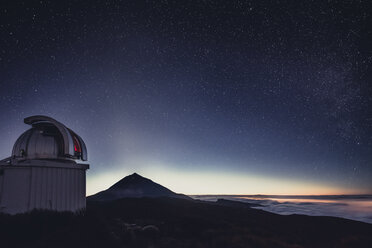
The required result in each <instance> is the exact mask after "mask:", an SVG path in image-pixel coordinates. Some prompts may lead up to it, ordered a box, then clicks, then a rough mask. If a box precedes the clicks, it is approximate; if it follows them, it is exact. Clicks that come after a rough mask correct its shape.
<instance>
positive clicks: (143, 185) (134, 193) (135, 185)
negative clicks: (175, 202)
mask: <svg viewBox="0 0 372 248" xmlns="http://www.w3.org/2000/svg"><path fill="white" fill-rule="evenodd" d="M142 197H150V198H156V197H171V198H181V199H191V198H190V197H188V196H186V195H183V194H177V193H175V192H173V191H171V190H169V189H167V188H166V187H164V186H162V185H160V184H158V183H155V182H153V181H152V180H150V179H148V178H145V177H142V176H140V175H138V174H137V173H133V174H132V175H129V176H126V177H124V178H123V179H121V180H120V181H118V182H117V183H115V184H114V185H112V186H111V187H110V188H108V189H107V190H104V191H101V192H98V193H97V194H95V195H91V196H89V197H88V198H87V200H89V201H112V200H117V199H122V198H142Z"/></svg>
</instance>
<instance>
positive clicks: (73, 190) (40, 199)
mask: <svg viewBox="0 0 372 248" xmlns="http://www.w3.org/2000/svg"><path fill="white" fill-rule="evenodd" d="M43 163H45V162H44V161H40V162H39V163H37V162H36V163H35V162H34V163H32V164H28V165H23V166H16V167H15V166H2V167H1V172H0V212H4V213H9V214H15V213H23V212H28V211H31V210H33V209H47V210H54V211H72V212H77V211H79V210H83V209H84V208H85V204H86V203H85V191H86V189H85V185H86V178H85V170H86V169H87V167H88V165H86V164H64V165H63V166H61V165H54V166H53V163H51V162H48V165H43Z"/></svg>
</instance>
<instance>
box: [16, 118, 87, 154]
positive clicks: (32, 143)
mask: <svg viewBox="0 0 372 248" xmlns="http://www.w3.org/2000/svg"><path fill="white" fill-rule="evenodd" d="M24 121H25V123H26V124H29V125H32V128H30V129H29V130H27V131H26V132H24V133H23V134H22V135H21V136H20V137H19V138H18V139H17V141H16V142H15V144H14V147H13V151H12V157H14V158H18V159H69V160H71V159H81V160H83V161H86V160H87V159H88V158H87V149H86V146H85V143H84V141H83V139H82V138H81V137H80V136H78V135H77V134H76V133H74V132H73V131H72V130H71V129H69V128H67V127H66V126H64V125H63V124H62V123H60V122H58V121H56V120H54V119H52V118H50V117H47V116H40V115H39V116H31V117H28V118H25V120H24Z"/></svg>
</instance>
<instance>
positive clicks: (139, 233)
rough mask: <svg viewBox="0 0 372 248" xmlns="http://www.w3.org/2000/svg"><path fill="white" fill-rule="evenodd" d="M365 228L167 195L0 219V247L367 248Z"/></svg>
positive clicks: (370, 241) (371, 241)
mask: <svg viewBox="0 0 372 248" xmlns="http://www.w3.org/2000/svg"><path fill="white" fill-rule="evenodd" d="M371 234H372V225H371V224H366V223H361V222H357V221H351V220H346V219H341V218H334V217H310V216H301V215H291V216H282V215H276V214H272V213H268V212H265V211H262V210H256V209H251V208H250V206H249V205H244V204H243V205H242V204H240V203H239V204H234V203H232V202H228V201H220V202H217V203H209V202H201V201H194V200H187V199H174V198H126V199H121V200H117V201H113V202H88V205H87V211H86V212H85V213H84V214H81V215H72V214H69V213H62V214H61V213H53V212H37V211H35V212H33V213H30V214H22V215H16V216H8V215H1V216H0V240H1V241H0V242H1V247H2V248H3V247H4V248H5V247H28V248H30V247H172V248H173V247H195V248H197V247H221V248H222V247H224V248H226V247H372V235H371Z"/></svg>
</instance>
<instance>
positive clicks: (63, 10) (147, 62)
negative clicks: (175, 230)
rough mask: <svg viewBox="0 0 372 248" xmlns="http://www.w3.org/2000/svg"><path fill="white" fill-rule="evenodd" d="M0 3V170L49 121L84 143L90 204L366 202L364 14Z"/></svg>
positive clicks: (347, 5) (368, 74)
mask: <svg viewBox="0 0 372 248" xmlns="http://www.w3.org/2000/svg"><path fill="white" fill-rule="evenodd" d="M0 5H1V8H0V11H1V12H0V18H1V22H0V37H1V39H0V65H1V66H0V76H1V79H0V120H1V123H0V134H1V137H2V138H1V140H0V157H1V158H5V157H7V156H9V155H10V153H11V148H12V145H13V143H14V142H15V140H16V138H17V137H18V136H19V135H20V134H21V133H22V132H23V131H24V130H25V129H26V128H27V127H26V126H25V125H24V124H23V123H22V122H23V118H24V117H27V116H30V115H33V114H44V115H50V116H52V117H53V118H55V119H57V120H59V121H61V122H63V123H65V124H66V125H67V126H69V127H71V128H72V129H73V130H75V131H76V132H77V133H78V134H79V135H81V136H82V137H83V139H84V140H85V141H86V143H87V146H88V156H89V157H88V158H89V162H90V163H91V168H92V169H91V170H90V171H89V174H88V192H93V191H96V190H98V189H102V188H104V187H106V186H108V185H109V184H111V183H113V181H114V179H118V178H120V177H122V176H124V175H125V174H126V173H130V172H134V171H137V172H139V173H142V174H144V175H146V176H147V177H150V178H155V179H158V180H160V182H161V183H163V184H165V185H166V186H170V187H172V188H173V189H175V190H179V191H184V192H185V193H212V192H211V191H213V190H215V192H216V193H217V192H221V191H223V190H224V189H225V188H228V189H229V191H228V192H224V193H244V192H246V193H270V192H271V191H275V192H272V193H288V194H290V193H304V192H305V193H310V191H311V189H314V191H317V192H313V193H314V194H317V193H372V180H371V179H372V155H371V154H372V110H371V109H372V87H371V80H372V71H371V66H372V45H371V44H372V42H371V40H372V28H371V23H372V18H371V11H370V10H371V7H372V6H371V4H370V3H369V1H348V2H346V1H327V2H326V1H312V2H311V3H310V2H308V1H304V2H302V3H296V2H293V1H277V2H271V3H267V2H265V3H264V2H263V1H187V2H186V1H154V2H151V1H145V2H142V1H89V2H88V1H87V2H86V3H83V2H81V1H60V2H59V3H56V2H52V1H32V2H31V1H26V2H21V1H19V2H17V3H14V1H9V2H8V3H7V2H5V1H3V2H2V3H1V4H0ZM167 173H168V174H167ZM196 174H197V175H199V177H195V176H194V175H196ZM167 175H168V176H167ZM170 178H172V179H170ZM216 178H218V179H220V180H224V181H225V184H226V185H224V184H223V183H220V182H216V180H217V179H216ZM190 180H194V182H192V181H191V182H190ZM253 180H254V182H255V185H256V186H257V185H258V186H257V187H256V188H251V187H253V186H252V185H251V184H244V183H245V182H248V181H251V182H253ZM213 181H214V182H213ZM89 182H90V184H89ZM260 182H261V184H260ZM268 182H273V183H272V184H270V185H268ZM193 183H195V185H197V186H194V187H192V186H191V185H190V184H193ZM182 185H185V186H182ZM187 185H188V186H187ZM300 185H306V189H305V188H304V189H303V191H301V190H302V189H301V187H300ZM261 186H262V187H261ZM203 187H205V188H203ZM294 187H299V189H298V190H297V191H296V190H294ZM304 187H305V186H304ZM263 188H265V190H261V189H263ZM278 188H282V189H283V190H282V191H277V189H278ZM212 189H213V190H212ZM321 189H323V190H321ZM238 191H239V192H238Z"/></svg>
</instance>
